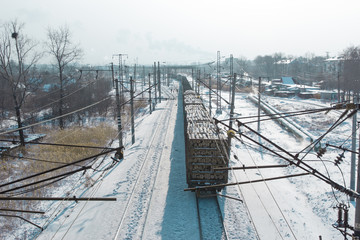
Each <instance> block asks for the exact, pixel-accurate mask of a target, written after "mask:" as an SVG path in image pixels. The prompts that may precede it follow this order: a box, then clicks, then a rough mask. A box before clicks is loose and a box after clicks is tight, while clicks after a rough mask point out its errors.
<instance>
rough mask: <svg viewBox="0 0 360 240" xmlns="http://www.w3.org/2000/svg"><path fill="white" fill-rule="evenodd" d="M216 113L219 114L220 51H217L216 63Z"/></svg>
mask: <svg viewBox="0 0 360 240" xmlns="http://www.w3.org/2000/svg"><path fill="white" fill-rule="evenodd" d="M216 70H217V71H216V80H217V87H216V93H217V94H216V95H217V96H216V113H217V114H221V112H222V111H221V98H220V97H221V76H220V51H217V64H216Z"/></svg>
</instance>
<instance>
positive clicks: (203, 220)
mask: <svg viewBox="0 0 360 240" xmlns="http://www.w3.org/2000/svg"><path fill="white" fill-rule="evenodd" d="M196 206H197V214H198V221H199V231H200V239H222V240H226V239H228V234H227V231H226V227H225V224H224V218H223V215H222V211H221V207H220V204H219V201H218V197H217V196H216V195H214V194H211V195H209V196H206V197H205V196H203V197H201V196H200V197H199V196H196Z"/></svg>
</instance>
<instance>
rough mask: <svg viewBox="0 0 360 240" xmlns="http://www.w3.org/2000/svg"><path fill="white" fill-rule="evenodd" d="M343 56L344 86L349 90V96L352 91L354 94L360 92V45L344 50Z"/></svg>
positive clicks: (345, 89)
mask: <svg viewBox="0 0 360 240" xmlns="http://www.w3.org/2000/svg"><path fill="white" fill-rule="evenodd" d="M342 57H343V59H344V66H343V75H344V79H343V83H342V88H343V90H344V91H347V92H348V94H349V96H350V93H351V92H352V93H353V94H354V95H355V94H359V92H360V87H359V84H360V46H357V47H355V46H351V47H348V48H347V49H345V50H344V52H343V54H342Z"/></svg>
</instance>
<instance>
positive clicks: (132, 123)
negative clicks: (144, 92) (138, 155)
mask: <svg viewBox="0 0 360 240" xmlns="http://www.w3.org/2000/svg"><path fill="white" fill-rule="evenodd" d="M135 66H136V65H135ZM130 111H131V112H130V114H131V142H132V144H134V143H135V123H134V80H133V79H132V77H130Z"/></svg>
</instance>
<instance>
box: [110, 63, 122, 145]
mask: <svg viewBox="0 0 360 240" xmlns="http://www.w3.org/2000/svg"><path fill="white" fill-rule="evenodd" d="M111 72H112V80H113V81H115V90H116V106H117V120H118V137H119V148H123V147H124V146H123V142H122V138H123V135H122V127H121V112H120V95H119V80H118V79H115V77H114V64H113V63H111ZM121 151H122V150H121Z"/></svg>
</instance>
